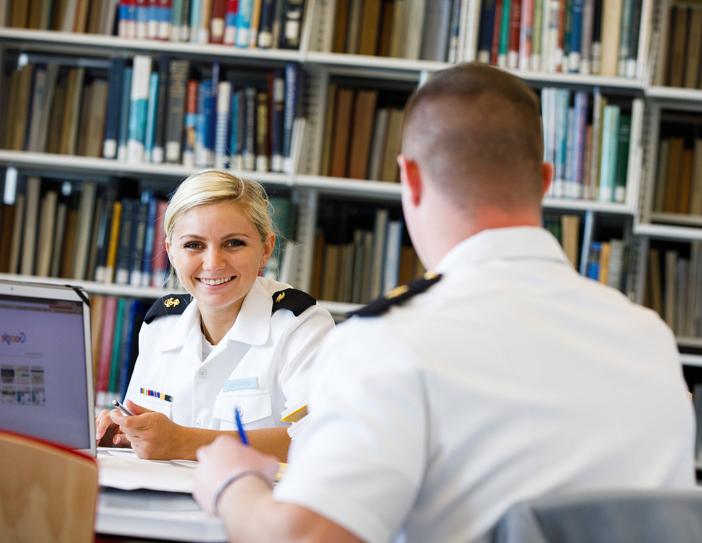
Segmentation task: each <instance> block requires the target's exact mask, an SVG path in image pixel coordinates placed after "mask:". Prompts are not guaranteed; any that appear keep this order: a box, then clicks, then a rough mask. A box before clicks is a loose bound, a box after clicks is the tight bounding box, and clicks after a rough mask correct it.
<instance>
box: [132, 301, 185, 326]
mask: <svg viewBox="0 0 702 543" xmlns="http://www.w3.org/2000/svg"><path fill="white" fill-rule="evenodd" d="M190 300H192V297H191V296H190V294H169V295H168V296H164V297H163V298H159V299H158V300H156V301H155V302H154V305H152V306H151V307H150V308H149V310H148V311H147V312H146V316H145V317H144V322H145V323H146V324H151V321H152V320H154V319H158V318H159V317H166V316H168V315H180V314H181V313H183V311H185V308H186V307H188V304H189V303H190Z"/></svg>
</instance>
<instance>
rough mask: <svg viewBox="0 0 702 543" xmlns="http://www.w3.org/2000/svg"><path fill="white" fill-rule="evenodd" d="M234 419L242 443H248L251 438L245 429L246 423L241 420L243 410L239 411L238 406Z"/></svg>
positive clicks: (235, 409)
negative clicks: (247, 435)
mask: <svg viewBox="0 0 702 543" xmlns="http://www.w3.org/2000/svg"><path fill="white" fill-rule="evenodd" d="M234 420H235V421H236V430H237V432H239V440H240V441H241V443H242V445H248V444H249V438H248V437H246V430H244V425H243V423H242V422H241V411H239V408H238V407H235V408H234Z"/></svg>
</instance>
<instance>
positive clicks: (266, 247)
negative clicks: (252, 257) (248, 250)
mask: <svg viewBox="0 0 702 543" xmlns="http://www.w3.org/2000/svg"><path fill="white" fill-rule="evenodd" d="M275 239H276V237H275V234H274V233H273V232H271V233H270V234H269V235H268V237H267V238H266V241H264V242H263V257H262V258H261V265H260V266H259V269H258V273H259V274H262V273H263V270H264V268H265V267H266V264H268V259H269V258H270V257H271V255H272V254H273V249H275Z"/></svg>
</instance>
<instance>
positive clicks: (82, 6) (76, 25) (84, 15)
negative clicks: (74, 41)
mask: <svg viewBox="0 0 702 543" xmlns="http://www.w3.org/2000/svg"><path fill="white" fill-rule="evenodd" d="M89 3H90V0H77V4H76V13H75V15H74V18H73V32H80V33H82V32H85V27H86V23H87V21H88V4H89Z"/></svg>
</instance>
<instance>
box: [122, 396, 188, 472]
mask: <svg viewBox="0 0 702 543" xmlns="http://www.w3.org/2000/svg"><path fill="white" fill-rule="evenodd" d="M127 409H129V410H130V411H131V412H132V413H134V414H133V415H132V416H128V415H124V414H123V413H122V412H121V411H120V410H119V409H113V410H112V411H110V412H109V416H110V418H111V420H112V422H113V423H114V424H116V425H118V426H119V428H120V429H121V431H122V432H123V433H124V439H125V440H127V441H128V442H129V443H131V446H132V449H134V452H135V453H136V455H137V456H138V457H139V458H146V459H149V460H171V459H173V458H190V457H191V456H192V454H193V453H194V451H193V453H190V454H188V452H187V450H186V449H187V441H188V440H187V437H186V436H187V431H188V428H185V427H184V426H180V425H179V424H176V423H175V422H173V421H172V420H171V419H169V418H168V417H167V416H166V415H164V414H163V413H158V412H156V411H150V410H148V409H146V408H145V407H141V406H140V405H137V404H135V403H134V402H132V401H131V400H127Z"/></svg>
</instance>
